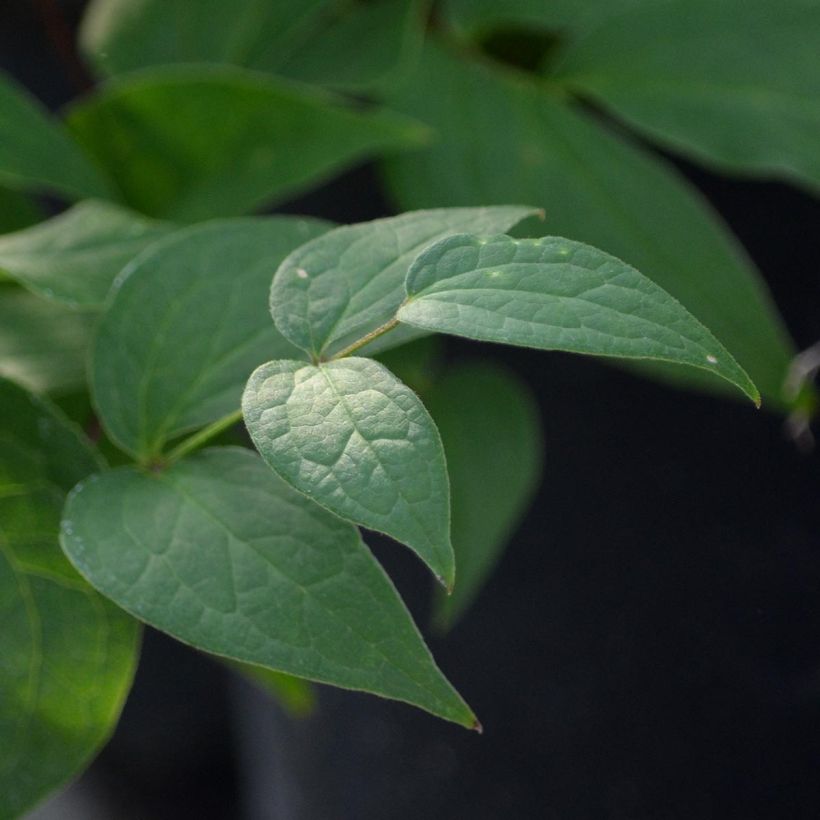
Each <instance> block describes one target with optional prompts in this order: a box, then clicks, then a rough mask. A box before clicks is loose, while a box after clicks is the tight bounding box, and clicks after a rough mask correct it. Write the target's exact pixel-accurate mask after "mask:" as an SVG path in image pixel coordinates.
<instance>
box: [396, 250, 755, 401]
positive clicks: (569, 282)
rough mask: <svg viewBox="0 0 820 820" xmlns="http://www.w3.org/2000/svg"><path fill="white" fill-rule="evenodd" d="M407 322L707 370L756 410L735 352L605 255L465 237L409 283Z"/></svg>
mask: <svg viewBox="0 0 820 820" xmlns="http://www.w3.org/2000/svg"><path fill="white" fill-rule="evenodd" d="M407 294H408V301H407V303H406V304H405V305H404V306H403V307H402V308H401V309H400V310H399V313H398V317H399V320H400V321H402V322H407V323H408V324H411V325H414V326H416V327H422V328H425V329H427V330H436V331H439V332H441V333H454V334H456V335H458V336H466V337H467V338H470V339H481V340H483V341H488V342H501V343H505V344H514V345H521V346H523V347H536V348H540V349H542V350H566V351H570V352H573V353H591V354H594V355H598V356H619V357H623V358H628V359H658V360H660V361H666V362H672V363H675V364H687V365H691V366H693V367H698V368H702V369H704V370H708V371H710V372H713V373H715V374H717V375H718V376H721V377H722V378H724V379H726V380H727V381H728V382H730V383H732V384H734V385H736V386H737V387H739V388H740V389H741V390H742V391H743V392H744V393H745V394H746V395H747V396H748V397H749V398H750V399H752V401H754V402H755V403H757V404H759V403H760V395H759V394H758V392H757V388H756V387H755V386H754V385H753V384H752V382H751V381H750V380H749V377H748V376H747V375H746V373H745V372H744V371H743V369H742V368H741V367H740V365H738V363H737V362H736V361H735V360H734V359H733V358H732V357H731V355H730V354H729V352H728V351H727V350H726V349H725V348H724V347H723V346H722V345H721V344H720V343H719V342H718V341H717V340H716V339H715V337H714V336H712V334H711V333H710V332H709V331H708V330H707V329H706V328H705V327H704V326H703V325H702V324H701V323H700V322H698V320H697V319H695V317H694V316H692V315H691V314H690V313H688V312H687V311H686V309H685V308H684V307H683V306H682V305H681V304H680V303H679V302H677V301H676V300H675V299H673V298H672V297H671V296H670V295H669V294H668V293H666V292H665V291H663V290H661V288H659V287H658V286H657V285H655V284H654V283H653V282H651V281H650V280H649V279H647V278H646V277H645V276H643V275H642V274H640V273H638V271H636V270H635V269H634V268H632V267H630V266H629V265H627V264H626V263H624V262H621V261H620V259H616V258H615V257H614V256H610V255H609V254H607V253H604V252H603V251H599V250H597V249H596V248H592V247H590V246H589V245H584V244H582V243H580V242H571V241H569V240H568V239H561V238H559V237H543V238H542V239H512V238H510V237H509V236H495V237H490V238H487V239H480V238H478V237H475V236H469V235H467V234H462V235H460V236H451V237H449V238H447V239H443V240H441V241H440V242H438V243H436V244H435V245H433V246H432V247H430V248H428V249H427V250H426V251H424V253H422V254H421V255H420V256H419V257H418V258H417V259H416V261H415V262H413V264H412V265H411V266H410V270H409V272H408V274H407Z"/></svg>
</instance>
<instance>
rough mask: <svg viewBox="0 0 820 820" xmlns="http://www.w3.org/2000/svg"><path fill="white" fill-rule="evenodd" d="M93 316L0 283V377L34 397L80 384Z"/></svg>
mask: <svg viewBox="0 0 820 820" xmlns="http://www.w3.org/2000/svg"><path fill="white" fill-rule="evenodd" d="M92 324H93V317H91V316H90V315H88V314H85V313H76V312H74V311H69V310H66V309H65V308H64V307H63V306H61V305H57V304H55V303H53V302H49V301H46V300H45V299H40V298H38V297H37V296H34V295H33V294H31V293H29V292H27V291H25V290H23V289H22V288H19V287H16V286H12V285H9V284H5V285H0V376H5V377H6V378H9V379H13V380H14V381H16V382H19V383H20V384H22V385H24V386H25V387H27V388H28V389H29V390H33V391H34V392H35V393H65V392H66V391H68V390H71V389H73V388H76V387H79V386H81V385H83V384H85V357H86V355H87V352H88V349H89V346H90V343H91V327H92Z"/></svg>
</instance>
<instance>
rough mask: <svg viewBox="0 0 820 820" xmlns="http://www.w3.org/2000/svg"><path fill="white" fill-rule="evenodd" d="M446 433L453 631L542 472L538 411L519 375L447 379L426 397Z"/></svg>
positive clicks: (469, 371) (446, 610) (483, 371)
mask: <svg viewBox="0 0 820 820" xmlns="http://www.w3.org/2000/svg"><path fill="white" fill-rule="evenodd" d="M424 401H425V404H426V405H427V408H428V409H429V410H430V414H431V415H432V417H433V420H434V421H435V422H436V426H437V427H438V429H439V432H440V433H441V439H442V442H443V443H444V452H445V454H446V456H447V472H448V473H449V475H450V492H451V494H452V500H451V506H452V537H453V550H454V552H455V556H456V566H457V567H458V583H457V584H456V585H455V588H454V590H453V594H452V595H445V594H443V593H439V594H438V595H437V596H436V602H435V612H434V619H435V621H436V622H437V623H438V624H439V625H440V626H451V625H452V624H453V623H454V622H455V621H456V620H457V619H458V618H459V617H461V615H462V614H463V613H464V611H465V610H466V609H467V608H468V607H469V606H470V605H471V604H472V602H473V601H474V600H475V597H476V595H477V594H478V593H479V591H480V590H481V587H482V586H483V585H484V583H485V581H486V580H487V577H488V576H489V574H490V572H491V571H492V569H493V567H494V566H495V565H496V563H497V562H498V560H499V558H500V557H501V553H502V551H503V549H504V547H505V546H506V543H507V541H508V539H509V537H510V535H511V533H512V532H513V530H514V529H515V527H516V526H517V524H518V522H519V520H520V518H521V515H522V514H523V512H524V510H525V509H526V507H527V504H528V503H529V501H530V498H531V497H532V494H533V492H534V490H535V488H536V485H537V483H538V479H539V476H540V473H541V463H542V450H543V444H542V441H541V428H540V422H539V418H538V408H537V407H536V405H535V402H534V400H533V398H532V396H531V395H530V392H529V390H528V388H527V387H526V385H525V384H524V383H523V382H522V381H521V380H520V379H519V378H517V377H516V376H515V375H514V374H513V373H512V372H510V371H508V370H504V369H501V368H499V367H497V366H492V365H488V364H475V365H467V366H465V367H461V368H458V369H457V370H454V371H453V372H452V373H448V374H447V375H446V376H445V377H444V378H443V379H441V380H440V381H439V382H437V383H436V384H435V385H434V386H433V387H431V388H430V390H429V391H427V392H426V393H425V395H424Z"/></svg>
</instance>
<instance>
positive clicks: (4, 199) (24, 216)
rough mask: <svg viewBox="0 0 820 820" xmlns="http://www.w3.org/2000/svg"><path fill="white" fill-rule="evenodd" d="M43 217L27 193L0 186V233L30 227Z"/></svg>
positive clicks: (0, 275)
mask: <svg viewBox="0 0 820 820" xmlns="http://www.w3.org/2000/svg"><path fill="white" fill-rule="evenodd" d="M42 218H43V215H42V212H41V211H40V209H39V208H38V207H37V206H36V205H35V204H34V202H33V201H32V200H31V198H30V197H28V196H27V195H26V194H21V193H19V192H17V191H9V190H7V189H5V188H0V235H2V234H4V233H8V232H9V231H19V230H20V229H21V228H28V226H29V225H33V224H34V223H35V222H39V221H40V220H41V219H42ZM0 278H2V272H0Z"/></svg>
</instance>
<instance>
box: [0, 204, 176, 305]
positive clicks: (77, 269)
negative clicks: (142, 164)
mask: <svg viewBox="0 0 820 820" xmlns="http://www.w3.org/2000/svg"><path fill="white" fill-rule="evenodd" d="M171 230H172V226H170V225H167V224H163V223H161V222H154V221H152V220H148V219H145V218H144V217H142V216H139V215H138V214H134V213H132V212H130V211H128V210H126V209H124V208H121V207H119V206H118V205H112V204H110V203H107V202H99V201H94V200H89V201H87V202H81V203H79V204H78V205H75V206H73V207H72V208H70V209H69V210H67V211H66V212H65V213H62V214H60V215H59V216H55V217H54V218H53V219H49V220H48V221H47V222H43V223H41V224H40V225H36V226H34V227H33V228H28V229H27V230H24V231H19V232H17V233H13V234H7V235H5V236H0V269H3V270H5V271H6V273H8V274H10V275H11V276H12V277H13V278H15V279H16V280H17V281H18V282H20V283H21V284H23V285H25V286H26V287H27V288H29V289H30V290H32V291H34V292H35V293H38V294H40V295H42V296H46V297H48V298H49V299H54V300H56V301H58V302H64V303H65V304H68V305H74V306H83V307H99V306H100V305H102V303H103V302H104V301H105V297H106V295H107V293H108V291H109V290H110V288H111V283H112V282H113V281H114V277H115V276H116V275H117V274H118V273H119V272H120V270H121V269H122V268H123V266H124V265H125V263H126V262H128V261H130V260H131V259H132V258H133V257H134V256H136V255H137V254H138V253H139V252H140V251H141V250H143V249H144V248H146V247H147V246H148V245H150V244H151V243H152V242H155V241H156V240H157V239H159V238H160V237H162V236H165V235H166V234H168V233H170V231H171Z"/></svg>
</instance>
